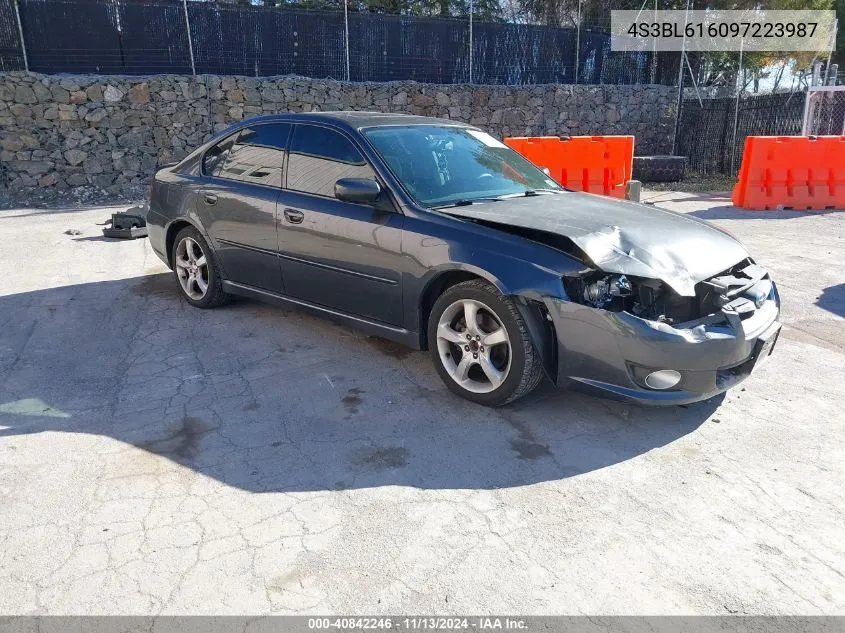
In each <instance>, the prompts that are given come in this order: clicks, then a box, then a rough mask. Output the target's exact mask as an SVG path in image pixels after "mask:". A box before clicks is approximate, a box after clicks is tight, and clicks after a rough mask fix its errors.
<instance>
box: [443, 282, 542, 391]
mask: <svg viewBox="0 0 845 633" xmlns="http://www.w3.org/2000/svg"><path fill="white" fill-rule="evenodd" d="M428 347H429V352H430V353H431V358H432V361H433V362H434V366H435V368H436V369H437V373H438V374H439V375H440V378H441V379H442V380H443V382H444V383H445V384H446V386H447V387H448V388H449V390H450V391H452V392H454V393H456V394H458V395H459V396H461V397H463V398H466V399H467V400H471V401H473V402H477V403H478V404H483V405H487V406H493V407H496V406H501V405H504V404H507V403H509V402H513V401H514V400H516V399H517V398H521V397H522V396H525V395H527V394H528V393H530V392H531V391H533V390H534V388H535V387H537V385H538V384H539V383H540V380H541V379H542V377H543V366H542V362H541V360H540V357H539V354H537V352H536V350H535V349H534V345H533V343H532V342H531V337H530V336H529V334H528V327H527V326H526V324H525V321H524V320H523V318H522V315H521V314H520V313H519V310H517V308H516V305H515V304H514V302H513V300H512V299H510V298H509V297H505V296H503V295H502V294H500V293H499V292H498V291H497V290H496V288H495V287H494V286H493V285H491V284H490V283H488V282H486V281H484V280H481V279H474V280H471V281H465V282H463V283H460V284H456V285H454V286H452V287H451V288H449V289H447V290H446V291H445V292H444V293H443V294H442V295H440V297H439V298H438V299H437V301H436V302H435V304H434V306H433V307H432V309H431V315H430V316H429V320H428Z"/></svg>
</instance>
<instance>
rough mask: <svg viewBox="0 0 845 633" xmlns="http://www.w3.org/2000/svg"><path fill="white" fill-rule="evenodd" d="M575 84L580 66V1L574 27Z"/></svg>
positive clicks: (579, 0) (579, 1)
mask: <svg viewBox="0 0 845 633" xmlns="http://www.w3.org/2000/svg"><path fill="white" fill-rule="evenodd" d="M575 27H576V31H575V83H576V84H577V83H578V66H579V65H580V64H581V59H580V57H581V0H578V24H576V25H575Z"/></svg>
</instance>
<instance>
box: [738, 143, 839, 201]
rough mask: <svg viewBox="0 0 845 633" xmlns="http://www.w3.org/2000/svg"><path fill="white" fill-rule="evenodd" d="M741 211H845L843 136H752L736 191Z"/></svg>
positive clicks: (743, 158) (741, 167)
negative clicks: (779, 209)
mask: <svg viewBox="0 0 845 633" xmlns="http://www.w3.org/2000/svg"><path fill="white" fill-rule="evenodd" d="M732 199H733V203H734V206H736V207H739V208H741V209H753V210H759V211H762V210H769V209H778V208H781V209H797V210H806V209H845V135H844V136H748V137H746V139H745V151H744V152H743V155H742V165H741V166H740V168H739V179H738V182H737V184H736V186H735V187H734V190H733V196H732Z"/></svg>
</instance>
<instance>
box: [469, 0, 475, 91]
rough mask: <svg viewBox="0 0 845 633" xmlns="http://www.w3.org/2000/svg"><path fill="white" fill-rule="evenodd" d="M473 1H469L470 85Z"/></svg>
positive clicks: (470, 74) (470, 80) (470, 73)
mask: <svg viewBox="0 0 845 633" xmlns="http://www.w3.org/2000/svg"><path fill="white" fill-rule="evenodd" d="M473 8H474V7H473V0H469V83H472V10H473Z"/></svg>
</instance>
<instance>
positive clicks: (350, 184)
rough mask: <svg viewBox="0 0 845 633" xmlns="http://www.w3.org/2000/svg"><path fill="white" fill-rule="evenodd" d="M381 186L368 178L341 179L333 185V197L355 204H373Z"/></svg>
mask: <svg viewBox="0 0 845 633" xmlns="http://www.w3.org/2000/svg"><path fill="white" fill-rule="evenodd" d="M380 193H381V186H380V185H379V184H378V183H377V182H376V181H375V180H372V179H370V178H341V179H340V180H338V181H337V182H336V183H334V197H335V198H337V199H338V200H343V201H344V202H353V203H355V204H375V203H376V199H377V198H378V196H379V194H380Z"/></svg>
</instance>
